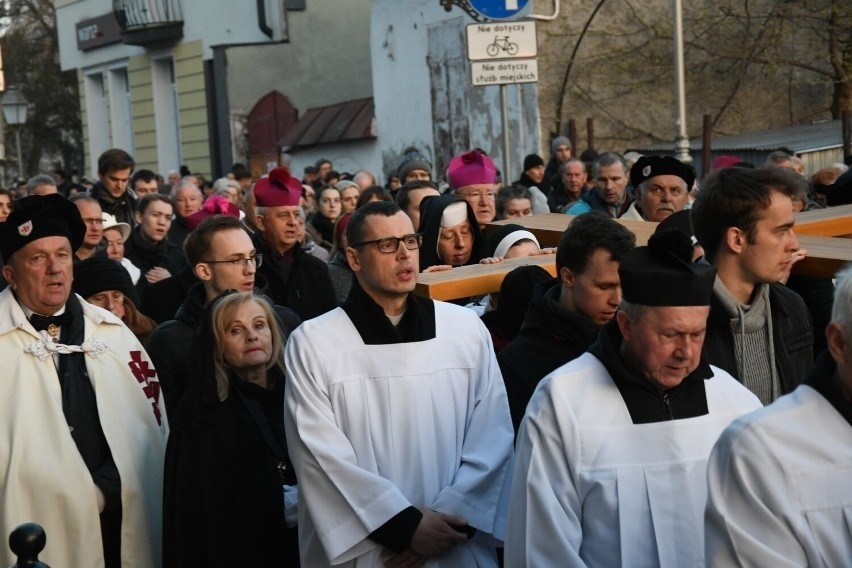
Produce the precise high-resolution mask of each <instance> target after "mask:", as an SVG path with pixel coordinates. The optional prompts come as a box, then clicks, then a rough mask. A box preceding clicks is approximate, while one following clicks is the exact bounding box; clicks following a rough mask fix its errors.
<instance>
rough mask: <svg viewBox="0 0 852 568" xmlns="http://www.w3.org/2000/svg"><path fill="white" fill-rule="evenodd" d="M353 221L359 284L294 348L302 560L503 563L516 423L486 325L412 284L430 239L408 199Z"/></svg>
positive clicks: (350, 232)
mask: <svg viewBox="0 0 852 568" xmlns="http://www.w3.org/2000/svg"><path fill="white" fill-rule="evenodd" d="M346 232H347V240H348V242H349V247H347V249H346V255H347V258H348V260H349V265H350V266H351V267H352V270H353V271H354V272H355V278H356V282H355V283H354V284H353V287H352V292H351V294H350V295H349V298H348V299H347V301H346V303H345V304H344V305H343V306H342V307H340V308H337V309H335V310H334V311H332V312H330V313H328V314H325V315H324V316H322V317H320V318H317V319H316V320H312V321H309V322H305V323H303V324H302V325H301V327H299V328H298V329H297V330H296V331H295V332H294V333H293V335H292V336H291V337H290V340H289V341H288V343H287V349H286V355H285V359H286V367H287V387H286V389H287V390H286V394H285V406H286V412H285V422H286V427H287V442H288V447H289V449H290V457H291V458H292V460H293V465H294V466H295V468H296V473H297V476H298V478H299V484H300V486H301V487H302V495H301V499H302V501H301V504H302V505H304V507H301V508H300V510H299V527H300V532H299V542H300V544H301V552H302V554H301V556H302V565H303V566H311V567H319V566H330V565H332V564H333V565H336V566H345V567H354V566H375V567H379V566H385V565H386V564H385V563H386V562H387V563H388V564H387V565H388V566H391V565H398V566H419V565H421V564H422V563H424V562H426V561H428V560H433V562H432V563H430V565H434V566H447V567H456V566H457V567H459V568H461V567H467V566H497V558H496V554H495V550H494V544H495V542H494V538H497V539H500V538H502V536H503V528H504V524H503V523H504V519H503V513H502V511H503V508H502V507H503V505H504V503H503V497H505V493H504V492H505V490H506V489H507V487H506V486H505V483H506V481H507V476H508V469H509V462H510V458H511V455H512V426H511V422H510V420H509V409H508V405H507V404H506V393H505V390H504V389H503V381H502V380H500V373H499V370H498V368H497V363H496V361H495V360H494V353H493V351H492V346H491V339H490V337H489V334H488V331H487V330H486V329H485V327H484V326H483V325H482V323H481V322H480V321H479V319H478V318H477V317H476V315H475V314H474V313H473V312H472V311H470V310H466V309H464V308H461V307H458V306H454V305H452V304H445V303H443V302H435V301H432V300H427V299H424V298H421V297H419V296H415V295H414V294H412V291H413V290H414V286H415V284H416V283H417V272H418V260H419V247H420V244H421V240H420V237H419V235H417V234H416V233H414V228H413V227H412V226H411V221H410V220H409V218H408V217H407V216H406V215H405V214H404V213H403V212H402V211H400V210H399V207H397V206H396V205H394V204H392V203H388V202H382V201H376V202H372V203H368V204H367V205H365V206H364V207H363V208H361V209H359V210H358V211H356V212H355V213H354V215H353V216H352V219H351V220H350V222H349V225H348V226H347V228H346ZM329 345H331V346H334V348H333V350H331V351H329V350H328V349H326V348H325V347H322V346H329ZM389 556H391V558H389Z"/></svg>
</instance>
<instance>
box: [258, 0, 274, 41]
mask: <svg viewBox="0 0 852 568" xmlns="http://www.w3.org/2000/svg"><path fill="white" fill-rule="evenodd" d="M257 27H258V28H260V31H262V32H263V34H264V35H265V36H266V37H268V38H269V39H272V28H270V27H269V24H267V23H266V0H257Z"/></svg>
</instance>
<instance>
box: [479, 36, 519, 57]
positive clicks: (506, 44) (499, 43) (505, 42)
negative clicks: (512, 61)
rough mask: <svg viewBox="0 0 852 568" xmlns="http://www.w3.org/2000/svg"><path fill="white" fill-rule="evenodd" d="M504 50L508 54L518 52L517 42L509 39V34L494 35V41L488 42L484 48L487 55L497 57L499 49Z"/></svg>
mask: <svg viewBox="0 0 852 568" xmlns="http://www.w3.org/2000/svg"><path fill="white" fill-rule="evenodd" d="M501 50H502V51H505V52H506V53H508V54H509V55H515V54H516V53H518V44H517V43H514V42H511V41H509V36H504V37H502V38H501V37H500V36H494V43H490V44H488V47H486V48H485V53H487V54H488V56H489V57H497V54H498V53H500V51H501Z"/></svg>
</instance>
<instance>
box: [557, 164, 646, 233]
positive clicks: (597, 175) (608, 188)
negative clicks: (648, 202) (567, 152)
mask: <svg viewBox="0 0 852 568" xmlns="http://www.w3.org/2000/svg"><path fill="white" fill-rule="evenodd" d="M592 173H593V174H594V184H595V187H594V188H593V189H592V190H591V191H587V192H586V193H585V194H583V196H582V197H581V198H580V201H578V202H577V203H575V204H574V205H572V206H571V207H569V208H568V209H567V210H566V211H565V212H566V213H567V214H568V215H582V214H583V213H588V212H589V211H600V212H601V213H605V214H606V215H608V216H609V217H611V218H613V219H618V218H619V217H621V216H622V215H624V213H625V212H626V211H627V208H628V207H630V203H631V202H632V201H633V198H632V197H631V196H630V194H629V193H628V192H627V164H626V163H625V161H624V157H623V156H622V155H621V154H617V153H615V152H604V153H603V154H601V155H600V156H598V157H597V159H596V160H595V163H594V165H593V166H592Z"/></svg>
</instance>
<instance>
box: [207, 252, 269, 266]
mask: <svg viewBox="0 0 852 568" xmlns="http://www.w3.org/2000/svg"><path fill="white" fill-rule="evenodd" d="M201 262H204V263H206V264H226V263H229V264H230V265H231V266H233V267H235V268H236V266H237V263H240V262H242V263H243V268H248V265H249V262H251V263H253V264H254V267H255V268H260V265H261V264H263V255H262V254H256V255H254V256H250V257H248V258H232V259H231V260H202V261H201Z"/></svg>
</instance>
